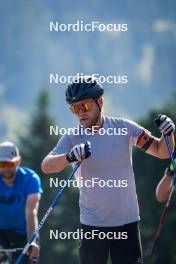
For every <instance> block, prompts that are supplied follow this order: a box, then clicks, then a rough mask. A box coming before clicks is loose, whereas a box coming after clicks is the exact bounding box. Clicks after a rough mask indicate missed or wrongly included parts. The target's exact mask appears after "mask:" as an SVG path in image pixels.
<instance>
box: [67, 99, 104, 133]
mask: <svg viewBox="0 0 176 264" xmlns="http://www.w3.org/2000/svg"><path fill="white" fill-rule="evenodd" d="M98 100H99V99H98ZM98 103H99V101H98ZM99 105H100V107H101V104H99ZM71 109H72V112H74V113H75V114H76V115H77V117H78V118H79V121H80V123H81V124H82V125H83V126H84V127H85V128H92V126H95V125H96V123H97V121H98V119H99V116H100V108H99V107H98V105H97V103H96V102H95V101H94V100H93V99H87V100H82V101H80V102H77V103H74V104H72V105H71Z"/></svg>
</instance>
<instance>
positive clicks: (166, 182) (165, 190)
mask: <svg viewBox="0 0 176 264" xmlns="http://www.w3.org/2000/svg"><path fill="white" fill-rule="evenodd" d="M171 188H172V178H171V177H170V176H168V175H164V177H163V178H162V179H161V181H160V182H159V183H158V186H157V188H156V198H157V200H158V201H159V202H163V203H164V202H166V200H167V199H168V197H169V193H170V191H171Z"/></svg>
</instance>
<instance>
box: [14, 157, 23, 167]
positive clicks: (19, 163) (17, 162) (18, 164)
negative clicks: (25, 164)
mask: <svg viewBox="0 0 176 264" xmlns="http://www.w3.org/2000/svg"><path fill="white" fill-rule="evenodd" d="M21 162H22V159H21V156H20V157H19V159H18V160H17V161H16V162H15V164H16V166H20V165H21Z"/></svg>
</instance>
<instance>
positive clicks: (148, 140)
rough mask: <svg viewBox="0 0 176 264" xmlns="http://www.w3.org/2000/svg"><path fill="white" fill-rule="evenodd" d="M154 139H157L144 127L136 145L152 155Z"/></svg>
mask: <svg viewBox="0 0 176 264" xmlns="http://www.w3.org/2000/svg"><path fill="white" fill-rule="evenodd" d="M156 140H157V139H156V138H154V137H153V136H152V134H151V132H150V131H148V130H147V129H144V130H143V132H142V134H141V135H140V136H139V138H138V140H137V143H136V146H137V147H138V148H140V149H142V150H143V151H145V152H147V153H149V154H151V155H153V152H154V150H155V149H156V147H157V146H156Z"/></svg>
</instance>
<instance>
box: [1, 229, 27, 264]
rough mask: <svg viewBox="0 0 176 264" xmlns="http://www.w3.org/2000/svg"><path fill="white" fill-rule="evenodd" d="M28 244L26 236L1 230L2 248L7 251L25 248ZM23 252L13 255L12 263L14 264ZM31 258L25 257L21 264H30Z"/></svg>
mask: <svg viewBox="0 0 176 264" xmlns="http://www.w3.org/2000/svg"><path fill="white" fill-rule="evenodd" d="M26 243H27V236H26V234H24V235H21V234H18V233H16V232H13V231H9V230H0V246H1V247H2V248H5V249H8V248H9V249H13V248H23V247H24V246H25V244H26ZM20 253H21V252H19V251H18V252H15V253H13V254H12V263H14V262H15V261H16V260H17V258H18V256H19V255H20ZM29 263H30V261H29V258H28V256H27V255H25V256H24V259H23V261H22V262H21V264H29Z"/></svg>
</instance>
